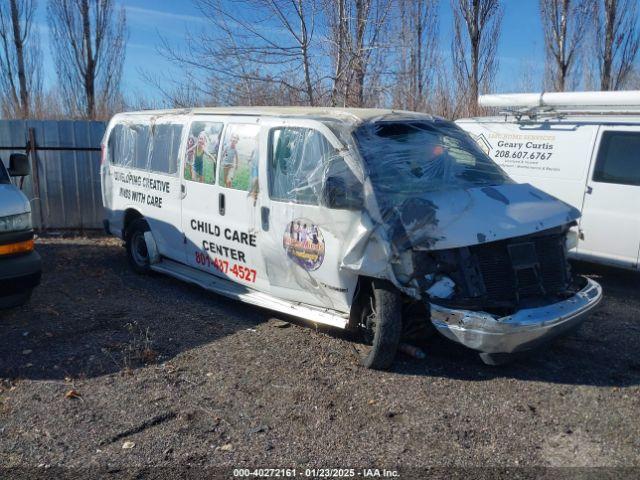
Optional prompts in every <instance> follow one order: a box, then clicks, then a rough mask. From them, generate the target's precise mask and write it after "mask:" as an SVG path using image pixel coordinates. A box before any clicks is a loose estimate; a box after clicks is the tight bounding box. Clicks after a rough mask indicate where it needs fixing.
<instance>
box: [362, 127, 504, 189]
mask: <svg viewBox="0 0 640 480" xmlns="http://www.w3.org/2000/svg"><path fill="white" fill-rule="evenodd" d="M354 135H355V138H356V141H357V144H358V148H359V150H360V153H361V154H362V157H363V158H364V163H365V168H366V169H367V172H368V174H369V176H370V178H371V182H372V183H373V186H374V189H375V190H376V191H377V192H378V194H388V195H392V196H394V197H398V196H400V197H405V198H406V197H410V196H416V195H420V194H422V193H426V192H429V191H434V190H448V189H458V188H463V189H465V188H472V187H477V186H487V185H500V184H503V183H511V182H512V180H511V179H510V178H509V177H508V176H507V174H506V173H504V172H503V171H502V170H501V169H500V167H499V166H498V165H496V164H495V163H494V162H493V161H492V160H491V159H490V158H489V157H488V156H487V155H486V154H485V153H484V152H483V151H482V150H480V148H479V147H478V146H477V144H476V142H474V141H473V140H472V139H471V137H469V136H468V135H467V134H466V133H465V132H464V131H463V130H461V129H460V128H459V127H458V126H456V125H455V124H453V123H451V122H448V121H445V120H434V121H429V122H426V121H408V122H397V121H396V122H377V123H372V124H367V125H363V126H361V127H360V128H358V129H356V131H355V133H354Z"/></svg>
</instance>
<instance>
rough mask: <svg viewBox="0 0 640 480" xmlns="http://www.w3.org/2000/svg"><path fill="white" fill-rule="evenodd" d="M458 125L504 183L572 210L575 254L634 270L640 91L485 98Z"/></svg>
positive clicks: (638, 239) (637, 260)
mask: <svg viewBox="0 0 640 480" xmlns="http://www.w3.org/2000/svg"><path fill="white" fill-rule="evenodd" d="M479 102H480V104H481V105H484V106H487V107H498V108H502V109H505V111H504V113H503V114H502V115H500V116H496V117H486V118H472V119H462V120H458V121H457V123H458V125H460V126H461V127H462V128H464V129H465V130H467V131H468V132H469V133H471V134H472V135H473V137H474V138H475V140H476V141H477V142H478V143H479V145H480V147H481V148H482V149H483V150H484V151H485V153H487V154H488V155H489V156H490V157H491V158H492V159H493V160H494V161H495V162H496V163H497V164H498V165H500V166H501V167H502V168H503V169H504V170H505V171H506V172H507V173H508V174H509V176H510V177H511V178H513V179H514V180H516V181H518V182H523V183H524V182H526V183H530V184H532V185H534V186H536V187H537V188H539V189H541V190H544V191H545V192H547V193H550V194H551V195H553V196H555V197H557V198H559V199H561V200H564V201H565V202H567V203H568V204H570V205H573V206H574V207H576V208H577V209H579V210H580V211H581V213H582V217H581V219H580V221H579V226H578V228H579V241H578V243H577V246H576V248H575V249H573V250H572V252H571V254H572V256H574V257H577V258H581V259H585V260H590V261H595V262H599V263H604V264H610V265H614V266H619V267H624V268H630V269H638V268H640V210H638V205H640V91H635V92H631V91H628V92H567V93H544V94H505V95H485V96H481V97H480V99H479Z"/></svg>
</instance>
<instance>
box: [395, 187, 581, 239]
mask: <svg viewBox="0 0 640 480" xmlns="http://www.w3.org/2000/svg"><path fill="white" fill-rule="evenodd" d="M393 216H394V217H396V221H395V222H394V223H396V228H393V231H394V232H393V234H392V242H393V243H395V245H396V248H397V249H398V250H403V249H404V248H406V247H408V246H410V247H411V248H413V249H417V250H441V249H447V248H457V247H465V246H471V245H476V244H479V243H485V242H493V241H497V240H503V239H506V238H512V237H519V236H522V235H528V234H531V233H535V232H537V231H542V230H546V229H549V228H553V227H557V226H560V225H565V224H567V223H571V222H573V221H574V220H576V219H578V218H579V217H580V212H579V211H578V210H577V209H575V208H573V207H572V206H570V205H568V204H566V203H564V202H562V201H561V200H558V199H557V198H555V197H553V196H551V195H549V194H547V193H544V192H542V191H541V190H538V189H537V188H535V187H533V186H531V185H529V184H514V183H511V184H504V185H499V186H491V187H478V188H471V189H466V190H450V191H437V192H428V193H426V194H424V195H423V196H421V197H417V198H411V199H408V200H406V201H405V202H403V203H402V204H401V205H398V206H396V207H395V208H394V215H393ZM398 220H399V222H398ZM398 223H400V224H401V225H402V227H401V228H397V227H399V226H400V225H398ZM398 240H400V241H398ZM409 244H410V245H409Z"/></svg>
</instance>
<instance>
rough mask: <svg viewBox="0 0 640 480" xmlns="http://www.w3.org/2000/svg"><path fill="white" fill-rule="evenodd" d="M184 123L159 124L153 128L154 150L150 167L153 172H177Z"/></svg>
mask: <svg viewBox="0 0 640 480" xmlns="http://www.w3.org/2000/svg"><path fill="white" fill-rule="evenodd" d="M181 137H182V125H179V124H159V125H155V126H154V128H153V151H152V152H151V163H150V164H149V169H150V170H151V171H152V172H159V173H168V174H171V175H173V174H175V173H176V172H177V171H178V151H179V149H180V139H181Z"/></svg>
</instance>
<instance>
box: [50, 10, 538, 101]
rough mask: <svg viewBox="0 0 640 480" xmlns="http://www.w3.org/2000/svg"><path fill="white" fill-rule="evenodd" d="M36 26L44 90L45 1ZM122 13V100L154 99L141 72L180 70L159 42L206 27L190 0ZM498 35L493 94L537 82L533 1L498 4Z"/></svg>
mask: <svg viewBox="0 0 640 480" xmlns="http://www.w3.org/2000/svg"><path fill="white" fill-rule="evenodd" d="M38 3H39V10H38V26H39V28H40V32H41V37H42V41H43V55H44V72H45V85H46V86H51V85H53V84H55V69H54V64H53V61H52V56H51V52H50V47H49V42H48V28H47V19H46V8H45V6H46V0H40V1H39V2H38ZM118 3H119V4H120V5H122V6H123V7H124V8H125V10H126V14H127V24H128V32H129V40H128V44H127V52H126V59H125V65H124V72H123V78H122V89H123V92H124V93H125V97H126V98H128V99H133V98H135V97H136V96H144V97H146V98H147V99H160V98H161V93H160V92H159V91H158V89H157V88H155V87H154V86H152V85H150V84H149V83H148V81H147V80H146V79H145V78H144V77H145V75H144V74H143V72H147V74H148V75H151V76H154V77H156V78H158V79H160V80H161V81H162V79H163V78H171V77H174V78H175V77H176V76H179V75H180V73H181V72H180V68H179V67H177V66H175V65H174V64H172V63H171V62H169V61H168V60H167V59H165V58H164V57H163V56H162V55H161V53H160V52H159V51H158V47H159V45H160V38H161V37H164V38H166V39H167V41H168V42H169V43H171V44H172V45H173V46H174V47H176V48H177V49H178V50H179V49H181V48H184V46H185V37H186V33H187V32H192V33H194V32H196V33H197V32H198V31H200V30H201V29H202V28H205V27H206V26H207V22H206V21H204V20H203V19H202V18H201V16H200V12H199V11H198V9H197V7H196V6H195V5H194V4H193V3H192V2H191V0H173V1H172V0H119V1H118ZM502 3H503V17H502V31H501V36H500V42H499V47H498V58H499V63H500V68H499V73H498V78H497V82H496V89H497V90H498V91H509V90H511V91H513V90H514V88H517V87H519V86H521V85H518V84H517V83H514V82H515V81H514V79H518V78H520V77H521V75H522V72H523V71H524V70H527V71H531V72H533V75H534V76H536V77H537V78H541V77H542V72H543V68H544V42H543V38H542V30H541V25H540V18H539V12H538V0H503V2H502ZM452 22H453V20H452V11H451V6H450V1H449V0H440V22H439V23H440V49H441V50H442V51H443V52H444V53H446V54H447V55H446V56H445V58H450V54H449V51H450V46H451V39H452Z"/></svg>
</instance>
